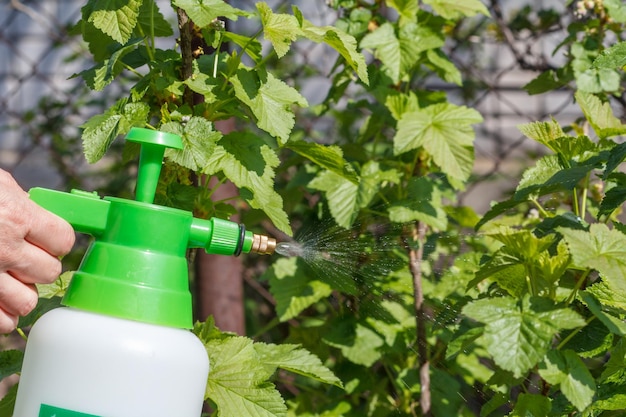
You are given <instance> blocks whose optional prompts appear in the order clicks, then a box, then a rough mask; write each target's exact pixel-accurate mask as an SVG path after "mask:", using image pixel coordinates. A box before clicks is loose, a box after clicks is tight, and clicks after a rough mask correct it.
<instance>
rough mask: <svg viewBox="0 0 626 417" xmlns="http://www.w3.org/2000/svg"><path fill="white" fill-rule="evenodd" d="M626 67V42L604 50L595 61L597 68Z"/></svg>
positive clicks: (594, 64)
mask: <svg viewBox="0 0 626 417" xmlns="http://www.w3.org/2000/svg"><path fill="white" fill-rule="evenodd" d="M625 65H626V41H622V42H619V43H617V44H615V45H613V46H611V47H610V48H606V49H604V50H603V51H602V52H600V55H598V57H597V58H596V59H595V60H594V61H593V66H594V67H595V68H610V69H615V68H622V67H623V66H625Z"/></svg>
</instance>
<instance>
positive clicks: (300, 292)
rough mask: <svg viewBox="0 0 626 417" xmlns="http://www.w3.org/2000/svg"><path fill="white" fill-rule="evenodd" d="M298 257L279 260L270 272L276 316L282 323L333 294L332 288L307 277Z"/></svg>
mask: <svg viewBox="0 0 626 417" xmlns="http://www.w3.org/2000/svg"><path fill="white" fill-rule="evenodd" d="M301 262H302V261H301V260H299V258H298V257H292V258H286V259H279V260H277V261H276V262H274V264H273V265H272V268H271V269H270V270H269V283H270V291H271V293H272V295H273V296H274V299H275V300H276V314H277V315H278V318H279V320H280V321H281V322H285V321H287V320H290V319H292V318H294V317H296V316H297V315H298V314H300V313H301V312H302V311H303V310H305V309H306V308H308V307H310V306H311V305H313V304H315V303H316V302H318V301H319V300H322V299H324V298H326V297H328V296H329V295H331V294H332V291H333V289H332V287H331V286H330V285H328V284H327V283H325V282H322V281H319V280H317V279H311V278H310V277H308V276H307V275H306V273H305V272H304V269H303V268H302V265H301Z"/></svg>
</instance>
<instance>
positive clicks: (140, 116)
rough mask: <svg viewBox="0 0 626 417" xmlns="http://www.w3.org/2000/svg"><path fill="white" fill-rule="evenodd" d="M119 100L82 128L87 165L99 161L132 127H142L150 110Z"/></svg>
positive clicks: (147, 107)
mask: <svg viewBox="0 0 626 417" xmlns="http://www.w3.org/2000/svg"><path fill="white" fill-rule="evenodd" d="M127 101H128V100H127V99H121V100H119V101H118V102H117V103H116V104H115V105H113V106H112V107H111V108H109V109H108V110H107V111H106V113H105V114H101V115H96V116H93V117H92V118H90V119H89V120H88V121H87V123H85V124H84V125H83V126H82V128H83V129H84V130H83V134H82V140H83V149H84V152H85V157H86V159H87V161H88V162H89V163H94V162H97V161H99V160H100V159H101V158H102V157H103V156H104V154H105V153H106V151H107V150H108V149H109V147H110V146H111V143H113V141H114V140H115V138H116V137H117V136H119V135H122V134H125V133H127V132H128V131H129V130H130V129H131V127H133V126H144V125H145V123H146V121H147V118H148V113H149V111H150V108H149V106H148V104H146V103H127Z"/></svg>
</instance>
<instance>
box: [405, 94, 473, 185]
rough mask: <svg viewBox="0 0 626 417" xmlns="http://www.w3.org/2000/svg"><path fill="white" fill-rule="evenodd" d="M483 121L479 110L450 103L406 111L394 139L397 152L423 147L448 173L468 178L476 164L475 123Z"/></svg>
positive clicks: (458, 177)
mask: <svg viewBox="0 0 626 417" xmlns="http://www.w3.org/2000/svg"><path fill="white" fill-rule="evenodd" d="M482 120H483V119H482V117H481V116H480V114H479V113H478V112H477V111H476V110H474V109H470V108H467V107H465V106H456V105H454V104H450V103H442V104H435V105H431V106H428V107H426V108H424V109H423V110H420V111H416V112H408V113H404V114H403V115H402V118H401V119H400V120H399V121H398V131H397V132H396V135H395V137H394V138H393V144H394V153H395V154H396V155H400V154H402V153H405V152H408V151H411V150H414V149H418V148H420V147H423V148H424V149H425V150H426V151H427V152H428V153H429V154H430V155H432V157H433V160H434V161H435V163H436V164H437V165H438V166H439V167H440V169H441V170H442V171H443V172H444V173H445V174H446V175H448V176H450V177H451V178H453V179H457V180H461V181H464V180H467V179H468V178H469V176H470V174H471V172H472V168H473V163H474V148H473V146H472V145H473V140H474V130H473V129H472V124H475V123H480V122H482Z"/></svg>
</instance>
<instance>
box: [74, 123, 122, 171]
mask: <svg viewBox="0 0 626 417" xmlns="http://www.w3.org/2000/svg"><path fill="white" fill-rule="evenodd" d="M121 120H122V115H120V114H110V113H109V114H106V113H105V114H103V115H97V116H93V117H92V118H91V119H89V120H88V121H87V123H85V124H84V125H83V128H84V129H85V130H84V131H83V135H82V139H83V148H84V152H85V158H86V159H87V162H89V163H91V164H93V163H95V162H97V161H99V160H100V159H101V158H102V157H103V156H104V154H105V153H106V151H107V150H108V149H109V146H111V143H113V141H114V140H115V138H116V137H117V136H118V134H119V131H120V129H119V126H120V121H121Z"/></svg>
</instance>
